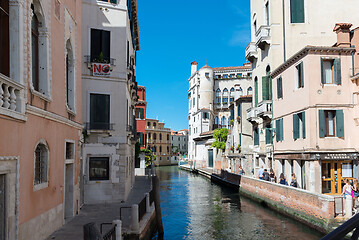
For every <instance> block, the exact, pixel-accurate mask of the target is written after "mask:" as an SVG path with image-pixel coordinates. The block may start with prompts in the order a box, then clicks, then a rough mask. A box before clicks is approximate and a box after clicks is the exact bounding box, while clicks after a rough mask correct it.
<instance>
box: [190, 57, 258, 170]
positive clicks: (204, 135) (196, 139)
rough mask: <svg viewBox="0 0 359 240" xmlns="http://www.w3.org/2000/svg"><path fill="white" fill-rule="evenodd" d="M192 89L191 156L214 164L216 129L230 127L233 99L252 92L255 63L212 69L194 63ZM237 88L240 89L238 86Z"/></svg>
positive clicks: (198, 160) (191, 80) (191, 78)
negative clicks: (214, 134) (199, 66)
mask: <svg viewBox="0 0 359 240" xmlns="http://www.w3.org/2000/svg"><path fill="white" fill-rule="evenodd" d="M188 81H189V90H188V105H189V111H188V125H189V128H188V131H189V135H188V159H189V160H190V161H195V162H196V164H197V166H203V167H214V161H215V159H216V155H217V154H216V152H215V154H213V148H212V147H211V144H212V142H213V139H212V135H213V130H214V129H216V128H230V119H229V118H230V110H229V106H230V103H231V102H234V100H235V95H237V96H243V95H251V94H252V87H251V64H244V65H243V66H240V67H220V68H211V67H209V66H207V65H205V66H204V67H202V68H201V69H199V70H198V71H197V63H196V62H192V67H191V77H190V78H189V79H188ZM235 86H236V87H237V90H236V89H235Z"/></svg>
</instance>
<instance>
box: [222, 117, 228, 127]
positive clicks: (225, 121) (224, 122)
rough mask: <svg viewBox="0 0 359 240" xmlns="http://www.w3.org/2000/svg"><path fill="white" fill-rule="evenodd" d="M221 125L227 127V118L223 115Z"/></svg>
mask: <svg viewBox="0 0 359 240" xmlns="http://www.w3.org/2000/svg"><path fill="white" fill-rule="evenodd" d="M221 125H222V127H227V118H226V117H225V116H223V117H222V121H221Z"/></svg>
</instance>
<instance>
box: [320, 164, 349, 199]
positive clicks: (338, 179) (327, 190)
mask: <svg viewBox="0 0 359 240" xmlns="http://www.w3.org/2000/svg"><path fill="white" fill-rule="evenodd" d="M344 179H349V180H353V161H322V193H324V194H341V192H342V185H343V180H344Z"/></svg>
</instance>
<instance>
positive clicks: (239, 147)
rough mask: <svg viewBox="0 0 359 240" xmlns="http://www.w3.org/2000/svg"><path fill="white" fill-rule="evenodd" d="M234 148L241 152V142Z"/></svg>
mask: <svg viewBox="0 0 359 240" xmlns="http://www.w3.org/2000/svg"><path fill="white" fill-rule="evenodd" d="M236 150H237V151H238V152H239V153H240V152H241V144H238V146H237V148H236Z"/></svg>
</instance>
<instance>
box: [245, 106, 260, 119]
mask: <svg viewBox="0 0 359 240" xmlns="http://www.w3.org/2000/svg"><path fill="white" fill-rule="evenodd" d="M247 120H248V121H250V122H251V123H259V117H258V116H257V108H256V107H252V108H249V109H247Z"/></svg>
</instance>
